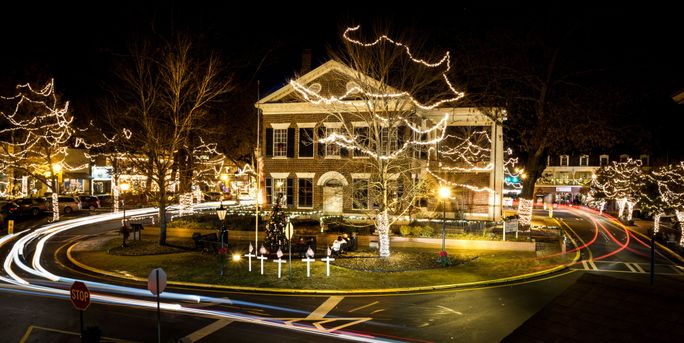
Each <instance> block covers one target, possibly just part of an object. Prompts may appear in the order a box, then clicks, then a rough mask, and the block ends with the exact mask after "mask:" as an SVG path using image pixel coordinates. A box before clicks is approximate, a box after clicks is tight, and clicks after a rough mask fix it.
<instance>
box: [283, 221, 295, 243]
mask: <svg viewBox="0 0 684 343" xmlns="http://www.w3.org/2000/svg"><path fill="white" fill-rule="evenodd" d="M293 234H294V228H293V227H292V223H291V222H287V225H285V237H287V239H288V240H290V239H292V235H293Z"/></svg>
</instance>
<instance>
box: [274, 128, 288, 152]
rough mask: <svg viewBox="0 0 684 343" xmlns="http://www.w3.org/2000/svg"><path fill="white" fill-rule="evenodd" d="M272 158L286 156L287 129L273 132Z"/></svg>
mask: <svg viewBox="0 0 684 343" xmlns="http://www.w3.org/2000/svg"><path fill="white" fill-rule="evenodd" d="M273 156H276V157H277V156H281V157H286V156H287V129H274V130H273Z"/></svg>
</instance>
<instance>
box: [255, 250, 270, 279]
mask: <svg viewBox="0 0 684 343" xmlns="http://www.w3.org/2000/svg"><path fill="white" fill-rule="evenodd" d="M257 258H258V259H260V260H261V275H264V260H268V257H266V256H264V255H261V256H258V257H257Z"/></svg>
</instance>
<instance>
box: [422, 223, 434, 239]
mask: <svg viewBox="0 0 684 343" xmlns="http://www.w3.org/2000/svg"><path fill="white" fill-rule="evenodd" d="M420 228H421V230H420V237H432V236H433V235H434V234H435V229H433V228H432V226H421V227H420Z"/></svg>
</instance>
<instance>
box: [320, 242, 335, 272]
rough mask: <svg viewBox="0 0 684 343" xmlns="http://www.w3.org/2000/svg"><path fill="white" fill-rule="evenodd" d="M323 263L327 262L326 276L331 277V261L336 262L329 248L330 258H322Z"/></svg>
mask: <svg viewBox="0 0 684 343" xmlns="http://www.w3.org/2000/svg"><path fill="white" fill-rule="evenodd" d="M321 261H325V276H330V261H335V259H334V258H332V257H330V248H328V256H326V257H325V258H322V259H321Z"/></svg>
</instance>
